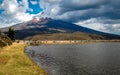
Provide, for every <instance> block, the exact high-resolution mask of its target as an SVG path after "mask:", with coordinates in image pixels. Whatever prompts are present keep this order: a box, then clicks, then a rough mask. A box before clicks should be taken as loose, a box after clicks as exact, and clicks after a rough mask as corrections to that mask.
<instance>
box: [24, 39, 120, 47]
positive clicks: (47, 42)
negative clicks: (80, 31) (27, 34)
mask: <svg viewBox="0 0 120 75" xmlns="http://www.w3.org/2000/svg"><path fill="white" fill-rule="evenodd" d="M23 42H24V43H25V44H28V45H36V46H37V45H38V46H39V45H54V44H58V45H60V44H91V43H100V42H120V40H37V41H36V40H24V41H23Z"/></svg>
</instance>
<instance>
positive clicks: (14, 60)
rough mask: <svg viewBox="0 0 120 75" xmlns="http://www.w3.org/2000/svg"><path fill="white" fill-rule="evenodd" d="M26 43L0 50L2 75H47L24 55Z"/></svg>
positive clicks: (0, 72) (0, 71) (0, 73)
mask: <svg viewBox="0 0 120 75" xmlns="http://www.w3.org/2000/svg"><path fill="white" fill-rule="evenodd" d="M25 46H26V45H25V44H24V43H19V44H17V43H14V44H13V45H11V46H7V47H5V48H3V49H0V75H47V73H46V72H45V71H44V70H43V69H42V68H40V67H39V66H38V65H36V64H35V63H33V61H31V59H30V58H29V57H28V56H27V55H26V54H25V53H24V47H25Z"/></svg>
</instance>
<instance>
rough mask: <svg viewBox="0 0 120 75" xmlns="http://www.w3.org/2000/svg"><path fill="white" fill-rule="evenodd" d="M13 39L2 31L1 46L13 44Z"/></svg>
mask: <svg viewBox="0 0 120 75" xmlns="http://www.w3.org/2000/svg"><path fill="white" fill-rule="evenodd" d="M11 44H12V41H11V40H10V39H9V38H8V37H7V36H6V35H3V34H1V33H0V47H4V46H7V45H11Z"/></svg>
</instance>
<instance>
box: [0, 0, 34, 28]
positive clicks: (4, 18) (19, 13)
mask: <svg viewBox="0 0 120 75" xmlns="http://www.w3.org/2000/svg"><path fill="white" fill-rule="evenodd" d="M19 4H20V5H21V4H22V5H23V6H20V5H19ZM0 8H1V9H4V12H2V14H1V15H0V16H1V17H0V25H3V26H0V27H5V26H9V25H13V24H16V23H20V22H24V21H28V20H30V19H32V17H33V16H34V15H31V14H28V13H26V10H29V11H33V10H32V9H30V8H29V7H28V0H22V2H21V1H20V2H19V3H17V0H4V1H3V3H2V4H1V5H0Z"/></svg>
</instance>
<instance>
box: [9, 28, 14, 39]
mask: <svg viewBox="0 0 120 75" xmlns="http://www.w3.org/2000/svg"><path fill="white" fill-rule="evenodd" d="M7 35H8V37H9V38H10V39H11V40H12V41H15V32H14V29H12V28H9V30H8V34H7Z"/></svg>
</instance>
